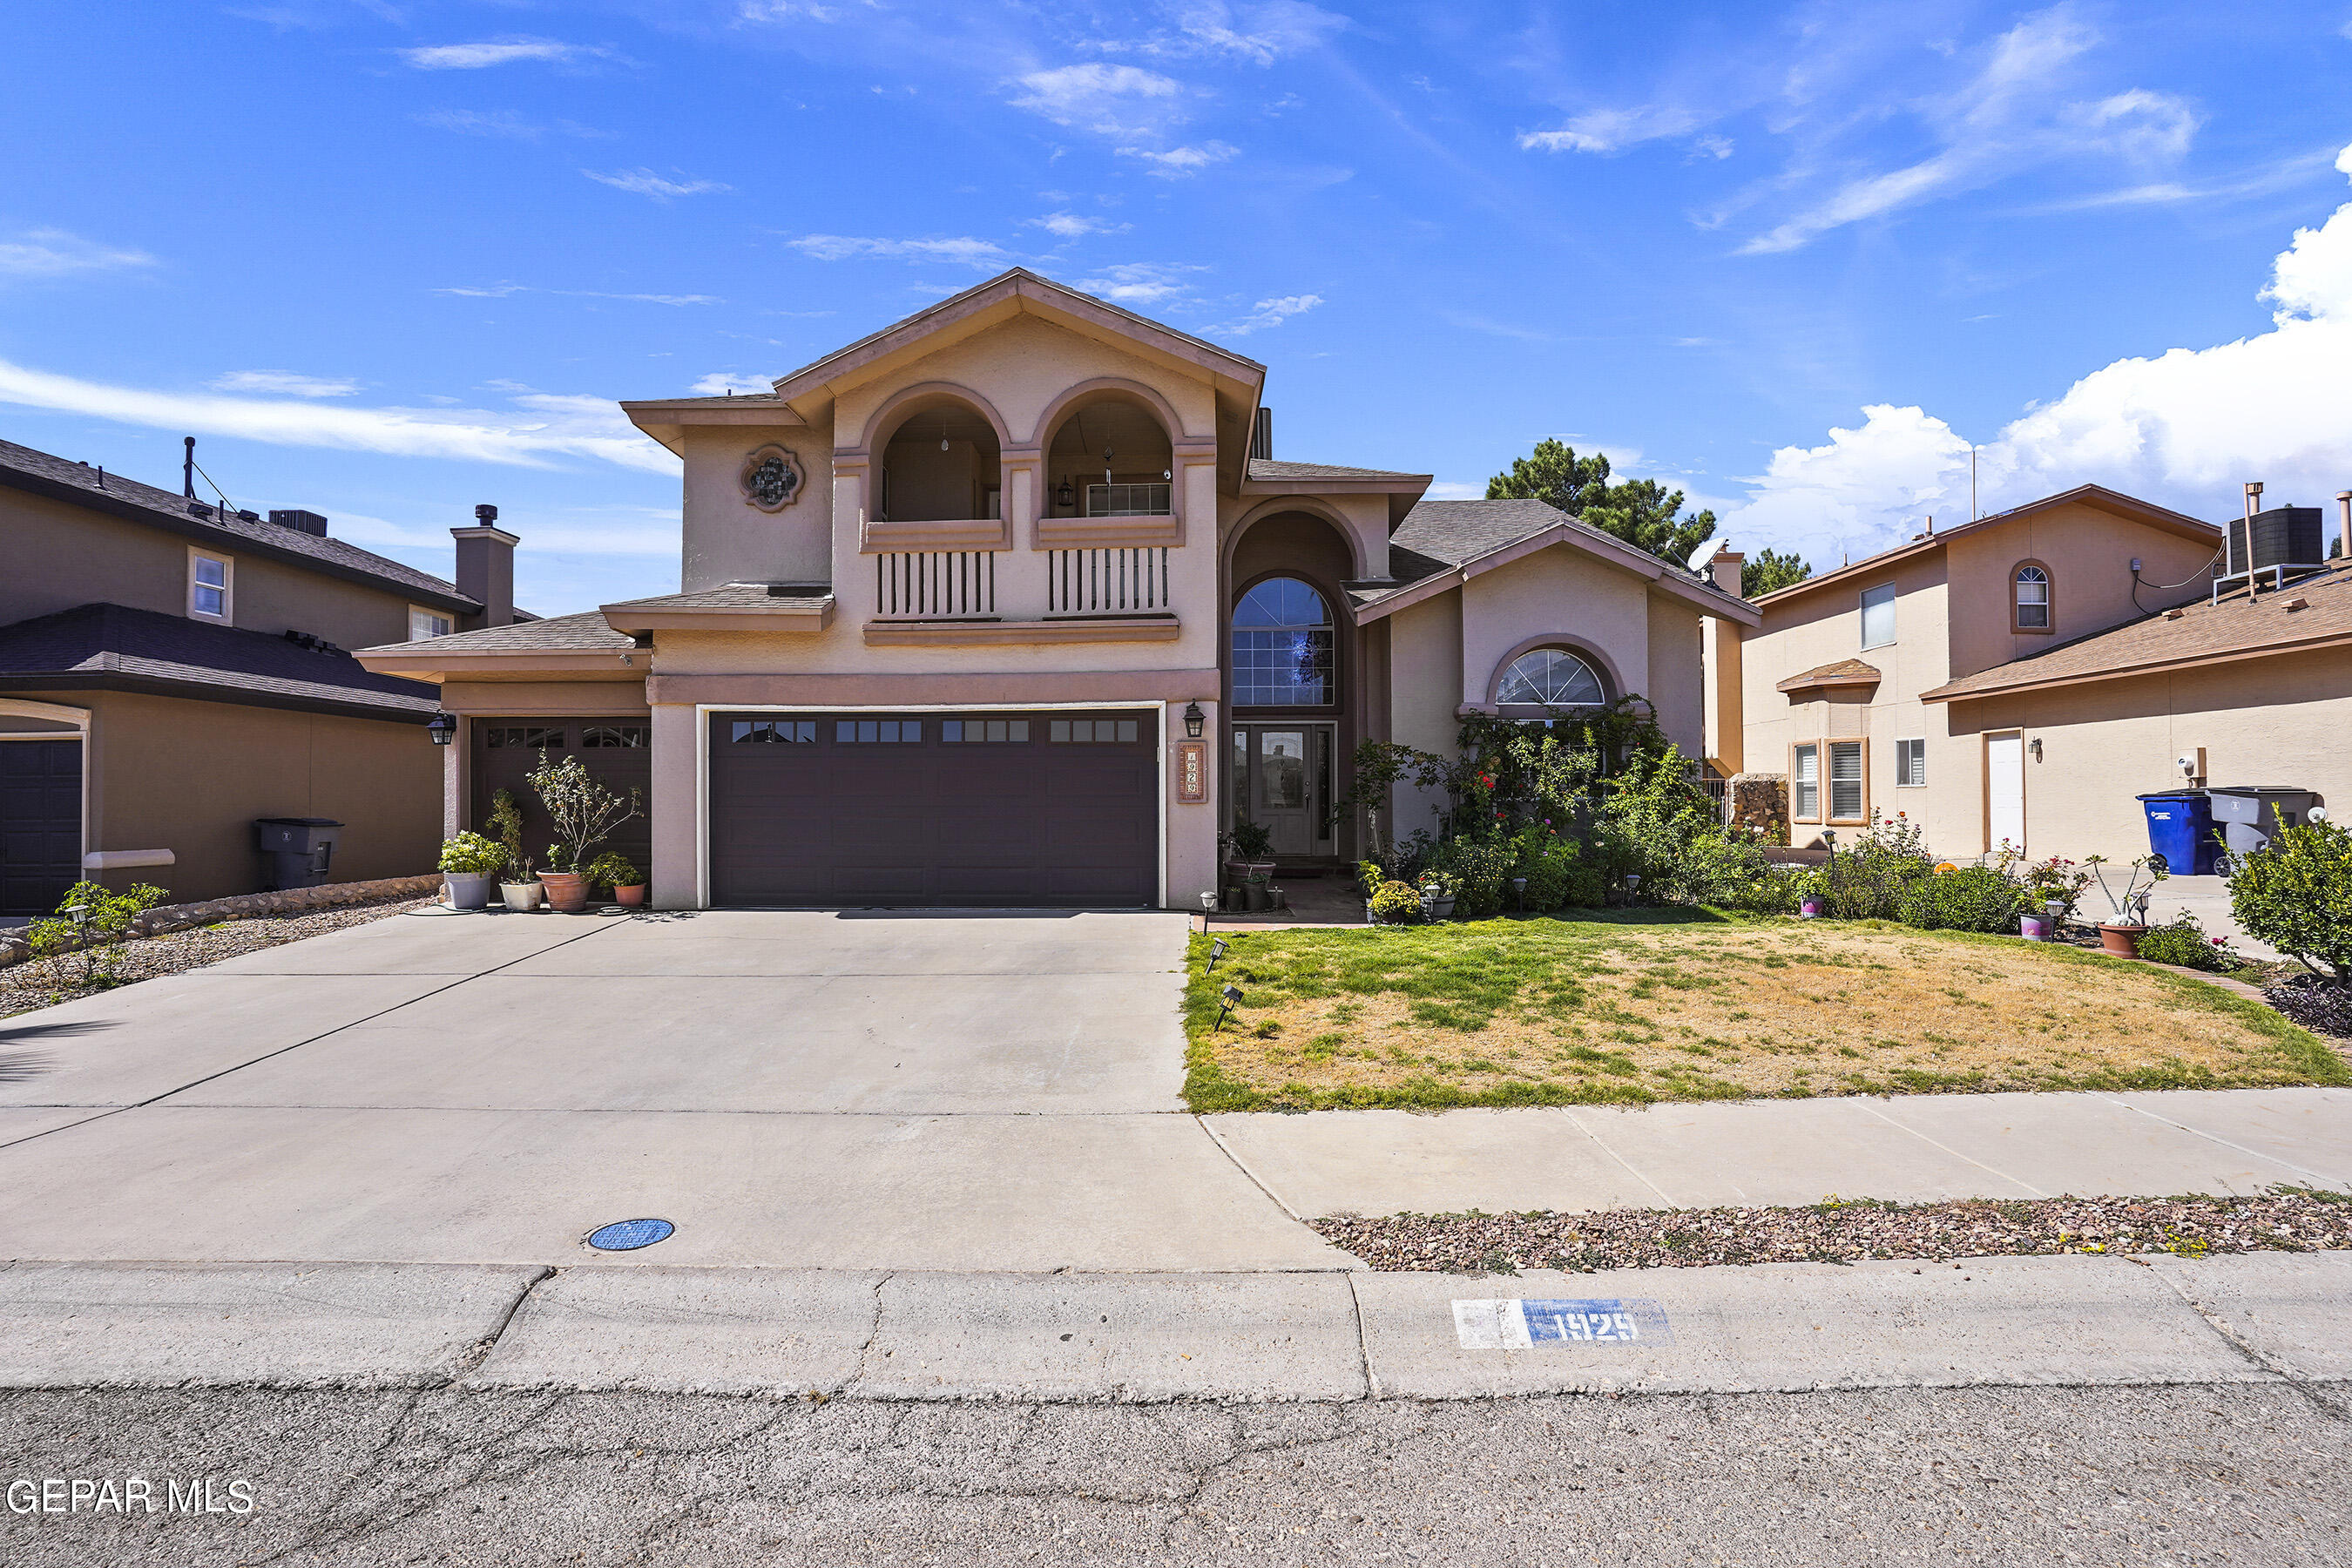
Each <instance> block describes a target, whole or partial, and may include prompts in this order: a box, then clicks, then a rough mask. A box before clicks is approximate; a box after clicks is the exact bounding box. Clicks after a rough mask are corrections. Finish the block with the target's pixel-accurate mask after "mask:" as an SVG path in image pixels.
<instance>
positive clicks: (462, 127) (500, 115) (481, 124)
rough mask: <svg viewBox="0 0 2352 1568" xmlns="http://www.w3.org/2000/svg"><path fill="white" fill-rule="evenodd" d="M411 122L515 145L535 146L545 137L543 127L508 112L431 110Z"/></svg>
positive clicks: (545, 130) (507, 110) (510, 111)
mask: <svg viewBox="0 0 2352 1568" xmlns="http://www.w3.org/2000/svg"><path fill="white" fill-rule="evenodd" d="M415 119H416V122H417V123H418V124H419V125H430V126H432V127H433V128H434V129H435V130H436V131H455V132H457V133H459V134H460V135H464V136H505V137H509V138H511V139H512V140H514V141H517V142H536V141H538V140H539V139H540V138H541V137H542V136H544V135H546V134H547V129H546V127H544V126H541V125H533V124H531V123H530V122H529V121H525V120H524V119H523V118H522V117H521V116H520V115H519V114H517V113H515V112H514V110H510V109H501V110H497V111H496V112H494V113H488V114H485V113H483V112H482V111H481V110H475V109H433V110H425V112H424V113H422V114H419V115H417V116H416V117H415Z"/></svg>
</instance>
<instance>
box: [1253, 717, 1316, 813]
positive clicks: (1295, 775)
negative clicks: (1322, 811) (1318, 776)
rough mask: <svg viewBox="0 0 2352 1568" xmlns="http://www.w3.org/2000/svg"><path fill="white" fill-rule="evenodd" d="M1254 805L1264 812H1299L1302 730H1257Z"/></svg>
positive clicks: (1303, 800)
mask: <svg viewBox="0 0 2352 1568" xmlns="http://www.w3.org/2000/svg"><path fill="white" fill-rule="evenodd" d="M1257 755H1258V766H1257V786H1258V802H1257V803H1258V805H1260V806H1262V807H1264V808H1265V810H1267V811H1299V810H1303V809H1305V807H1306V805H1307V734H1306V731H1303V730H1261V731H1258V752H1257Z"/></svg>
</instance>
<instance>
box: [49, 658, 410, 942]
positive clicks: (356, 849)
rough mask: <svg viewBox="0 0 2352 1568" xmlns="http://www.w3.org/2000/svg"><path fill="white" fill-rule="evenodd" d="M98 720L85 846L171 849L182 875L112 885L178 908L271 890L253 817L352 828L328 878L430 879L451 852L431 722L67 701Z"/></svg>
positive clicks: (116, 879)
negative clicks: (444, 847) (155, 889)
mask: <svg viewBox="0 0 2352 1568" xmlns="http://www.w3.org/2000/svg"><path fill="white" fill-rule="evenodd" d="M53 700H57V701H59V702H68V703H72V704H74V705H76V706H79V707H86V708H89V709H90V710H91V711H92V713H93V715H94V717H93V721H92V724H91V739H90V743H89V749H88V752H87V753H86V762H85V765H86V766H87V767H88V768H89V789H88V797H89V821H88V823H87V825H86V832H85V837H86V839H87V841H88V843H87V847H89V848H91V849H169V850H171V851H173V854H174V855H176V856H177V857H178V860H177V863H176V864H174V865H172V866H168V867H159V868H152V869H145V870H139V871H126V872H114V873H110V874H108V876H107V877H106V878H105V880H106V881H107V883H108V884H109V885H110V886H116V887H127V886H129V885H130V884H131V882H134V881H150V882H154V883H156V884H158V885H160V886H163V887H168V888H169V889H171V890H172V894H173V898H174V900H180V901H186V900H194V899H213V898H222V897H226V895H228V894H231V893H250V892H254V891H257V890H258V889H260V887H261V886H262V877H263V868H262V864H261V858H260V857H259V856H258V855H257V853H255V851H254V848H253V819H254V818H255V817H257V816H331V817H333V818H336V819H337V820H339V821H341V822H342V823H344V824H345V825H346V826H345V827H344V828H343V835H342V839H341V843H340V844H339V845H338V846H337V847H336V849H335V858H334V865H333V868H332V870H331V873H330V878H331V880H333V881H337V882H360V881H366V880H369V879H373V878H378V877H409V876H417V875H421V874H424V873H426V872H429V871H431V870H432V869H433V866H434V861H435V858H436V855H437V853H438V851H439V848H440V841H441V787H440V786H441V773H442V763H441V758H440V755H439V752H438V751H437V749H436V747H435V746H434V744H433V742H432V741H431V739H430V738H429V737H428V736H427V735H426V734H425V727H424V726H423V725H421V724H387V723H383V722H380V721H374V720H368V719H344V718H338V717H332V716H330V715H325V714H314V713H296V712H289V711H286V710H279V709H274V708H247V707H240V706H236V705H233V704H230V703H226V702H192V701H187V700H182V699H177V698H167V697H149V696H143V695H141V694H138V693H133V692H116V691H97V692H87V693H76V692H59V693H57V694H56V695H55V697H54V699H53Z"/></svg>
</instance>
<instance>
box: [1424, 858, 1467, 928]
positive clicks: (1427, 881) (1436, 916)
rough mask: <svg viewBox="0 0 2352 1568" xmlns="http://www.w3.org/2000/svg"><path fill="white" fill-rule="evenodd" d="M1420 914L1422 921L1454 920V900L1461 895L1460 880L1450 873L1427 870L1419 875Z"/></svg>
mask: <svg viewBox="0 0 2352 1568" xmlns="http://www.w3.org/2000/svg"><path fill="white" fill-rule="evenodd" d="M1420 886H1421V914H1422V918H1423V920H1431V921H1450V920H1452V919H1453V918H1454V900H1455V899H1457V898H1459V897H1460V896H1461V894H1462V879H1460V878H1458V877H1456V876H1454V875H1453V874H1452V873H1451V872H1446V871H1437V870H1429V871H1423V873H1422V874H1421V884H1420Z"/></svg>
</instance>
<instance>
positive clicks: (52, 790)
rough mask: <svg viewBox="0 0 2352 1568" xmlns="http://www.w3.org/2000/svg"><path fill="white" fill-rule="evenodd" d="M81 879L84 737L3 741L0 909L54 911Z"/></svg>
mask: <svg viewBox="0 0 2352 1568" xmlns="http://www.w3.org/2000/svg"><path fill="white" fill-rule="evenodd" d="M80 879H81V742H80V741H79V739H76V740H71V741H7V742H0V914H6V915H47V914H55V913H56V912H57V908H58V901H59V900H62V899H63V898H64V897H65V896H66V889H68V888H70V887H72V886H73V885H74V884H75V883H76V882H78V881H79V880H80Z"/></svg>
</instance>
